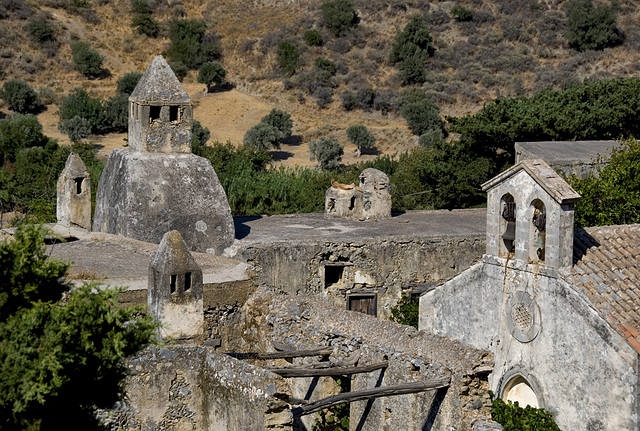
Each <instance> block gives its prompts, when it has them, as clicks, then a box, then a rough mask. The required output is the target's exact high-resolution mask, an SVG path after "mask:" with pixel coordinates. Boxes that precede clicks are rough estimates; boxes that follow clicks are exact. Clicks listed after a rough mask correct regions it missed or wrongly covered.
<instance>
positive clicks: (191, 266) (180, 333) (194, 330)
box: [147, 230, 204, 339]
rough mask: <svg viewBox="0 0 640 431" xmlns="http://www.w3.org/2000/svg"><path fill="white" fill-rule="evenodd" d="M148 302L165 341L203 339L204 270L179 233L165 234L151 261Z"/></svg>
mask: <svg viewBox="0 0 640 431" xmlns="http://www.w3.org/2000/svg"><path fill="white" fill-rule="evenodd" d="M147 303H148V306H149V311H150V312H151V313H152V314H153V315H154V316H156V318H157V319H158V320H159V321H160V323H161V324H162V326H161V328H160V334H161V336H162V337H163V338H165V337H171V338H178V339H184V338H200V337H202V331H203V322H204V314H203V305H202V304H203V302H202V270H201V269H200V267H199V266H198V264H197V263H196V261H195V259H194V258H193V256H191V253H189V250H188V249H187V246H186V244H185V243H184V241H183V240H182V236H180V232H178V231H175V230H174V231H171V232H167V233H166V234H165V235H164V237H163V238H162V241H161V242H160V246H159V247H158V250H157V251H156V253H155V255H154V256H153V259H152V260H151V264H150V265H149V287H148V289H147Z"/></svg>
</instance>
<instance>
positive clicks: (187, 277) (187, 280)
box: [184, 272, 191, 292]
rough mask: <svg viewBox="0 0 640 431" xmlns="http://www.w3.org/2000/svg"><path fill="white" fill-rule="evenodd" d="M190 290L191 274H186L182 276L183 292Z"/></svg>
mask: <svg viewBox="0 0 640 431" xmlns="http://www.w3.org/2000/svg"><path fill="white" fill-rule="evenodd" d="M189 289H191V273H190V272H187V273H185V274H184V291H185V292H186V291H187V290H189Z"/></svg>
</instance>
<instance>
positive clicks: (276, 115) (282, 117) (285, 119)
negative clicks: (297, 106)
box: [260, 108, 293, 141]
mask: <svg viewBox="0 0 640 431" xmlns="http://www.w3.org/2000/svg"><path fill="white" fill-rule="evenodd" d="M260 122H261V123H265V124H268V125H269V126H271V127H273V128H274V130H275V131H276V138H277V139H278V141H282V140H283V139H286V138H288V137H289V136H291V131H292V130H293V120H292V119H291V114H289V113H288V112H286V111H283V110H280V109H276V108H273V109H272V110H271V112H269V113H268V114H267V115H265V116H264V117H262V119H261V120H260Z"/></svg>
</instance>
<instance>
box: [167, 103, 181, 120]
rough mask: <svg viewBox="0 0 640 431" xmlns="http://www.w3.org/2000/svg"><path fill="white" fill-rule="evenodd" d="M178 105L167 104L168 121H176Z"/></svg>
mask: <svg viewBox="0 0 640 431" xmlns="http://www.w3.org/2000/svg"><path fill="white" fill-rule="evenodd" d="M179 109H180V108H179V107H178V106H169V121H178V119H179V118H178V112H179Z"/></svg>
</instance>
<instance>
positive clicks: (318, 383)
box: [232, 289, 493, 431]
mask: <svg viewBox="0 0 640 431" xmlns="http://www.w3.org/2000/svg"><path fill="white" fill-rule="evenodd" d="M235 333H236V335H237V336H236V337H235V338H234V342H233V344H234V345H233V346H232V347H233V350H234V351H273V345H274V343H277V344H284V345H287V346H289V347H290V348H292V349H308V348H315V347H321V346H331V347H332V348H333V353H332V354H331V357H330V360H331V361H341V360H345V361H347V360H349V359H350V358H353V357H354V355H358V356H359V362H358V365H366V364H371V363H376V362H379V361H381V360H385V359H386V360H389V367H388V368H386V369H384V370H382V371H381V370H378V371H373V372H370V373H365V374H356V375H353V377H352V378H351V381H350V385H351V391H355V390H362V389H368V388H374V387H379V386H388V385H394V384H400V383H408V382H415V381H424V380H429V379H433V378H438V377H442V376H451V386H450V387H449V388H448V389H440V390H432V391H428V392H422V393H418V394H410V395H401V396H392V397H386V398H377V399H375V400H369V401H358V402H354V403H351V407H350V417H351V421H350V423H351V425H350V428H351V429H354V430H355V429H357V430H407V431H410V430H425V429H426V430H450V429H456V430H461V431H462V430H470V429H473V426H474V424H475V423H476V422H477V421H478V420H480V419H481V418H483V417H487V416H489V410H490V400H489V394H488V381H487V374H488V373H489V372H490V371H491V370H492V364H493V362H492V356H491V355H490V354H489V353H488V352H486V351H481V350H476V349H473V348H470V347H466V346H464V345H462V344H461V343H458V342H455V341H451V340H449V339H447V338H443V337H438V336H434V335H431V334H427V333H424V332H418V331H416V330H415V329H414V328H411V327H408V326H404V325H398V324H394V323H391V322H388V321H385V320H381V319H376V318H374V317H371V316H367V315H365V314H363V313H356V312H348V311H347V312H345V311H344V310H343V309H342V308H337V307H332V306H328V305H326V304H323V303H320V302H316V301H313V300H309V299H307V298H304V299H302V298H299V297H298V298H296V297H291V296H281V295H274V294H273V293H272V292H268V291H267V290H266V289H259V290H258V291H257V292H256V294H255V295H254V296H253V297H252V298H251V299H250V300H249V301H248V302H247V303H246V304H245V306H244V307H243V309H242V311H241V315H240V319H239V321H238V326H237V327H236V331H235ZM277 344H276V345H277ZM314 361H315V362H317V361H318V358H305V359H296V360H294V361H293V363H294V364H307V363H310V362H314ZM267 362H268V361H263V362H262V363H263V364H264V365H276V364H278V363H276V362H274V363H271V364H268V363H267ZM282 362H283V361H282V360H280V363H279V365H284V364H283V363H282ZM286 380H288V382H289V385H290V387H291V388H292V393H293V396H294V397H298V398H302V399H307V400H315V399H317V398H321V397H324V396H327V395H330V394H331V393H335V391H336V390H337V388H336V385H335V382H333V381H331V380H332V379H324V380H323V379H319V378H315V379H311V378H304V379H286ZM303 418H304V417H303ZM313 420H314V417H313V416H312V417H307V419H304V420H298V421H296V427H298V429H301V430H304V429H310V424H311V423H313Z"/></svg>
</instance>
